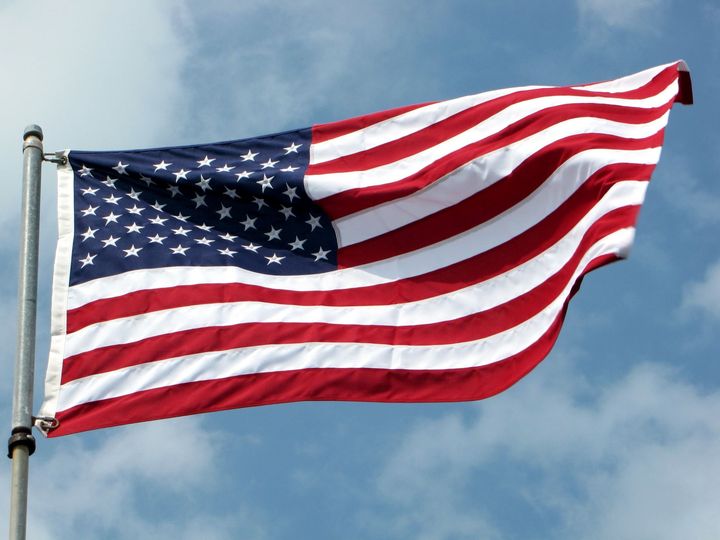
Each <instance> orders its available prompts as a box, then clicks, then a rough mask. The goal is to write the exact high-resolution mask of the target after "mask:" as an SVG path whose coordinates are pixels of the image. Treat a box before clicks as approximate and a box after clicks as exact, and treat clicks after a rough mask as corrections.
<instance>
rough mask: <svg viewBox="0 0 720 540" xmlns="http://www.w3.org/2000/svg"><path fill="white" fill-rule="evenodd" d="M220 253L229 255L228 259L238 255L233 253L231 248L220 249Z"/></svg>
mask: <svg viewBox="0 0 720 540" xmlns="http://www.w3.org/2000/svg"><path fill="white" fill-rule="evenodd" d="M218 251H219V252H220V254H221V255H227V256H228V257H232V256H233V255H235V254H236V253H237V251H232V250H230V248H225V249H218Z"/></svg>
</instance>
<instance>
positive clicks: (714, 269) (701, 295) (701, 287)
mask: <svg viewBox="0 0 720 540" xmlns="http://www.w3.org/2000/svg"><path fill="white" fill-rule="evenodd" d="M681 310H682V311H685V312H688V311H694V310H698V311H700V312H702V313H703V314H705V315H707V316H709V317H710V318H712V319H715V320H718V321H720V260H719V261H717V262H716V263H715V264H713V265H711V266H710V267H709V268H708V269H707V271H706V272H705V277H704V278H703V279H702V280H701V281H696V282H693V283H690V284H688V285H687V286H686V287H685V289H684V290H683V299H682V305H681Z"/></svg>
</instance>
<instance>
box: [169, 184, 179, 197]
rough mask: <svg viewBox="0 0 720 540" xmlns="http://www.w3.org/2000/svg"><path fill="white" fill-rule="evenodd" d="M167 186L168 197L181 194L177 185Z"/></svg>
mask: <svg viewBox="0 0 720 540" xmlns="http://www.w3.org/2000/svg"><path fill="white" fill-rule="evenodd" d="M167 188H168V189H169V190H170V197H171V198H173V199H174V198H175V195H182V193H181V192H180V187H179V186H168V187H167Z"/></svg>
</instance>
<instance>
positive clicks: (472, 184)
mask: <svg viewBox="0 0 720 540" xmlns="http://www.w3.org/2000/svg"><path fill="white" fill-rule="evenodd" d="M668 114H669V113H666V114H664V115H663V116H662V117H661V118H658V119H657V120H655V121H653V122H650V123H647V124H637V125H635V124H632V125H629V124H622V123H619V122H611V121H609V120H599V119H592V118H574V119H572V120H567V121H565V122H561V123H560V124H555V125H554V126H552V127H549V128H548V129H545V130H543V131H540V132H538V133H536V134H534V135H532V136H530V137H528V138H526V139H523V140H521V141H518V142H516V143H513V144H512V145H511V146H507V147H503V148H499V149H497V150H495V151H493V152H490V153H489V154H485V155H483V156H480V157H478V158H476V159H474V160H472V161H470V162H469V163H466V164H465V165H463V166H462V167H460V168H459V169H456V170H455V171H453V172H452V173H450V174H448V175H446V176H444V177H442V178H440V179H439V180H437V181H436V182H434V183H433V184H431V185H430V186H428V187H427V188H425V189H422V190H419V191H416V192H414V193H411V194H410V195H408V196H406V197H403V198H400V199H395V200H393V201H388V202H387V203H385V204H381V205H377V206H374V207H372V208H368V209H367V210H364V211H362V212H358V213H356V214H352V215H349V216H346V217H343V218H340V219H338V220H336V221H335V222H334V223H333V225H334V227H335V231H336V233H337V237H338V247H345V246H350V245H352V244H356V243H358V242H362V241H363V240H367V239H369V238H374V237H376V236H380V235H382V234H386V233H388V232H390V231H392V230H394V229H398V228H400V227H402V226H404V225H407V224H409V223H412V222H414V221H417V220H419V219H421V218H423V217H426V216H429V215H432V214H434V213H435V212H438V211H441V210H444V209H445V208H447V207H450V206H452V205H454V204H457V203H459V202H461V201H463V200H465V199H467V198H468V197H470V196H472V195H474V194H475V193H477V192H479V191H482V190H483V189H486V188H487V187H489V186H491V185H493V184H494V183H495V182H497V181H498V180H501V179H503V178H505V177H506V176H508V175H509V174H511V173H512V172H513V171H514V170H515V169H516V168H517V167H518V166H519V165H521V164H522V163H523V162H524V161H525V160H526V159H528V158H529V157H530V156H532V155H533V154H535V153H537V152H539V151H541V150H542V149H543V148H545V147H546V146H548V145H550V144H552V143H553V142H555V141H557V140H558V139H561V138H564V137H568V136H571V135H576V134H583V133H602V134H607V135H620V136H623V137H625V138H627V139H642V138H645V137H649V136H651V135H654V134H655V133H657V132H658V131H660V130H661V129H663V128H664V127H665V125H666V124H667V118H668ZM628 152H632V153H631V154H628ZM626 155H629V156H632V157H630V158H629V159H631V160H633V161H630V163H653V164H654V163H656V162H657V159H658V158H659V154H658V151H657V150H656V149H652V150H649V151H646V150H632V151H627V150H606V149H590V150H585V151H583V152H580V153H578V154H576V155H575V156H573V157H571V158H570V159H569V160H568V161H566V162H565V163H563V164H562V165H561V166H560V167H559V168H558V169H557V171H556V172H555V173H553V174H560V175H562V174H566V173H565V172H564V171H566V170H567V169H569V170H575V169H576V168H577V165H576V164H577V163H580V162H582V163H585V162H588V161H596V163H597V165H598V166H597V167H596V168H595V170H597V169H599V168H600V167H601V166H604V165H608V164H610V163H615V162H618V161H624V160H625V156H626ZM637 159H640V160H641V161H634V160H637ZM648 160H649V161H648ZM593 172H594V171H593Z"/></svg>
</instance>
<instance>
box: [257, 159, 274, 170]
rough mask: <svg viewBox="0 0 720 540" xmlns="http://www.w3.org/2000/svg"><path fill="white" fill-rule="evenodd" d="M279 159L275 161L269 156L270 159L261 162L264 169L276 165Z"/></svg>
mask: <svg viewBox="0 0 720 540" xmlns="http://www.w3.org/2000/svg"><path fill="white" fill-rule="evenodd" d="M276 163H277V161H273V160H272V159H270V158H268V160H267V161H266V162H265V163H261V164H260V166H261V167H262V168H263V169H269V168H270V167H274V166H275V164H276Z"/></svg>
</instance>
